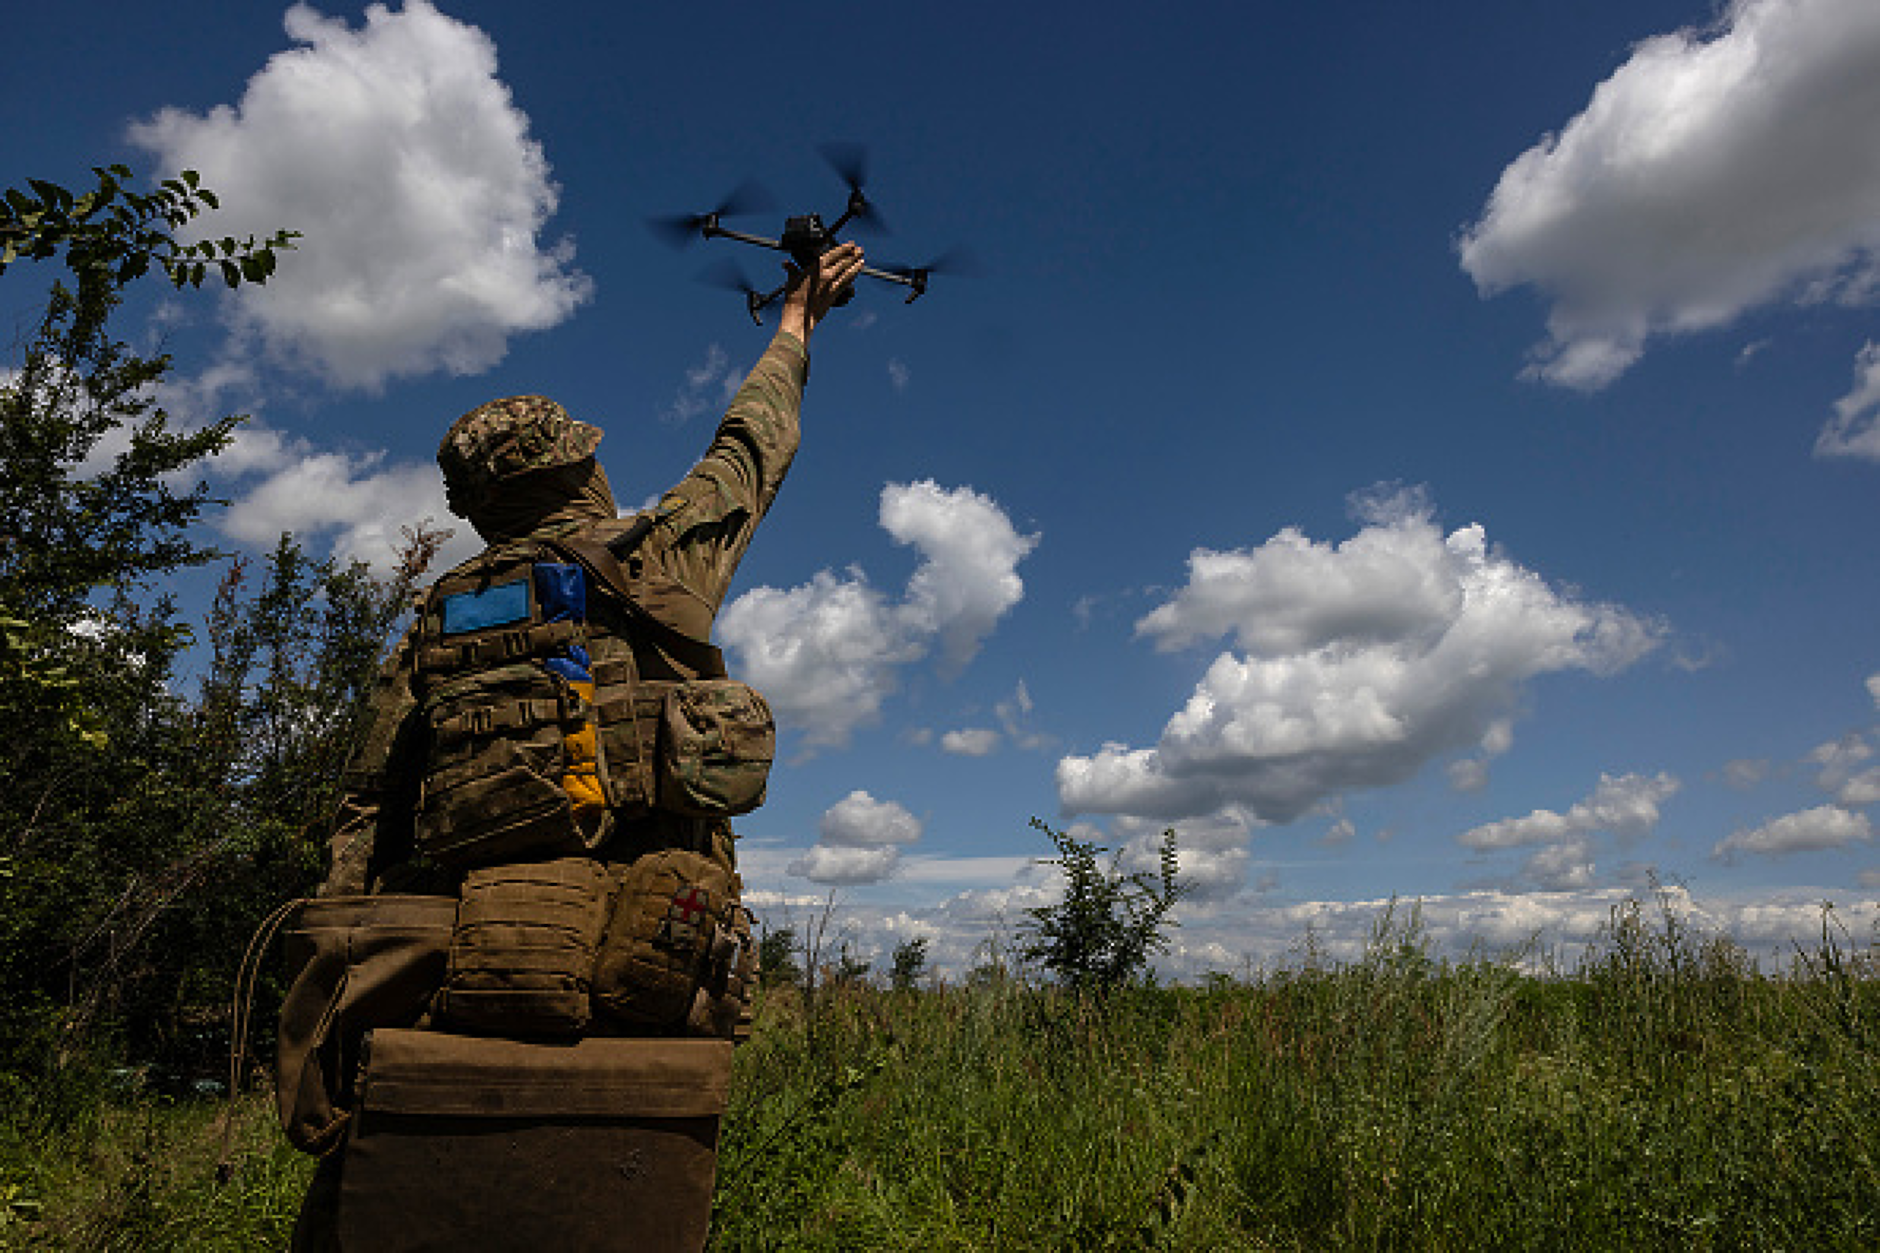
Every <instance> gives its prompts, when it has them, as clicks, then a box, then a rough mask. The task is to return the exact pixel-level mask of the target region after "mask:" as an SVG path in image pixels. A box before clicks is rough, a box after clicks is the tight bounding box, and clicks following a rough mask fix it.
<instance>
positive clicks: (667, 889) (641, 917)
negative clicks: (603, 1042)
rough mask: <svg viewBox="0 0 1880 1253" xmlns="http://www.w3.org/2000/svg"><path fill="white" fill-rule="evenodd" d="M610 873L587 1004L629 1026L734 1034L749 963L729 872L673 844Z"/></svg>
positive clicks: (746, 995)
mask: <svg viewBox="0 0 1880 1253" xmlns="http://www.w3.org/2000/svg"><path fill="white" fill-rule="evenodd" d="M615 875H616V884H617V887H616V891H615V895H614V904H613V913H612V915H611V917H610V918H609V919H608V922H607V932H606V935H605V936H604V938H603V939H602V941H601V951H600V959H599V961H598V962H597V963H596V965H595V970H594V1004H595V1009H596V1012H597V1013H598V1014H599V1015H600V1016H601V1017H602V1018H603V1019H606V1020H609V1021H611V1022H613V1023H616V1024H620V1025H623V1026H625V1027H627V1028H630V1029H633V1030H648V1029H651V1030H655V1031H663V1032H671V1033H674V1034H689V1035H703V1036H719V1037H723V1038H727V1039H728V1038H731V1037H733V1036H734V1035H735V1034H737V1031H738V1028H739V1025H740V1023H741V1021H742V1020H743V1019H744V1018H745V1011H746V1008H747V1007H748V1003H749V999H750V990H751V975H752V973H753V970H754V963H755V949H754V946H753V945H752V943H751V932H750V922H749V918H748V916H747V915H746V914H745V912H744V909H743V907H742V905H741V904H740V903H739V895H738V894H739V888H740V885H739V883H738V880H737V877H736V876H735V875H733V874H732V873H731V872H730V871H728V870H727V869H725V867H724V866H722V865H720V864H718V863H717V862H715V861H713V860H712V859H710V858H708V857H706V856H704V855H702V854H699V853H693V852H688V851H685V850H682V849H663V850H661V851H658V852H653V853H646V854H644V855H642V856H640V857H639V858H636V859H635V860H634V861H632V862H629V863H627V864H625V865H623V866H618V867H616V869H615Z"/></svg>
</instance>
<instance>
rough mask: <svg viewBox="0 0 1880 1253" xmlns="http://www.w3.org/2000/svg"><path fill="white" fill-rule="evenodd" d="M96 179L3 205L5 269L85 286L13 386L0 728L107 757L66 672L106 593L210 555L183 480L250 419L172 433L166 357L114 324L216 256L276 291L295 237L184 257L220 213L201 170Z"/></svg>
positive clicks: (7, 426) (39, 189)
mask: <svg viewBox="0 0 1880 1253" xmlns="http://www.w3.org/2000/svg"><path fill="white" fill-rule="evenodd" d="M94 173H95V174H96V175H97V178H98V186H97V188H96V189H95V190H93V191H89V192H86V193H85V194H83V195H80V196H74V195H73V194H72V193H71V192H69V191H67V190H66V189H64V188H63V187H61V186H59V185H57V184H54V183H48V182H45V181H43V180H39V179H33V180H29V184H28V186H29V188H30V190H28V191H22V190H20V189H17V188H10V189H8V190H6V191H5V192H4V193H0V272H4V271H5V269H6V268H7V266H8V265H10V264H11V263H13V262H15V261H16V260H19V259H22V258H25V259H32V260H47V259H59V260H62V261H63V263H64V266H65V268H66V270H67V271H68V275H69V277H70V279H71V280H72V285H71V286H68V285H67V284H66V283H65V282H63V281H55V282H54V283H53V285H52V288H51V291H50V293H49V295H48V298H47V303H46V308H45V312H44V314H43V315H42V317H41V318H40V321H39V324H38V328H37V330H36V332H35V333H34V335H33V338H32V340H31V342H30V343H29V344H28V345H27V348H26V352H25V355H24V359H23V360H22V362H21V364H20V368H19V370H18V371H17V372H15V373H13V374H12V375H11V376H10V377H5V378H4V382H3V385H0V621H4V628H5V629H4V633H3V634H0V716H5V717H7V718H8V719H9V722H10V723H11V724H13V725H18V724H17V723H15V722H13V720H14V719H15V718H16V717H18V716H26V717H27V718H28V720H29V721H28V724H27V725H30V726H33V727H34V729H38V723H39V719H38V718H36V717H33V715H34V714H35V713H41V712H43V713H47V714H50V715H51V718H50V719H49V722H50V726H49V727H48V729H49V730H52V731H54V732H56V733H58V734H60V735H62V736H65V737H76V738H79V739H81V740H85V741H88V742H89V743H90V744H91V745H92V746H93V747H96V746H97V744H98V743H99V742H100V740H101V737H103V736H104V735H106V734H107V731H106V728H105V725H104V722H103V720H102V719H101V718H100V717H99V716H98V714H97V712H96V711H95V710H93V709H91V708H90V707H89V706H88V704H87V701H86V691H87V686H88V685H87V684H86V683H85V682H83V681H82V680H81V678H80V676H79V675H78V674H77V673H76V672H75V671H74V670H73V669H72V667H71V665H70V664H69V658H68V654H69V653H71V652H72V651H74V650H75V649H76V650H78V651H82V646H81V645H78V644H75V642H74V640H73V638H72V636H73V632H74V630H75V629H76V630H83V629H84V628H85V627H86V626H87V625H88V624H89V623H90V621H91V619H92V617H93V615H95V613H96V608H97V607H96V604H95V599H96V596H97V594H98V593H99V590H100V589H108V590H116V591H120V592H121V591H125V590H128V589H129V588H131V587H132V586H134V585H135V584H137V583H138V582H139V581H141V580H144V579H148V578H149V577H151V576H153V575H158V574H166V573H169V572H171V571H174V570H177V569H179V568H182V567H186V566H191V565H200V564H202V563H203V562H205V561H207V560H209V559H210V558H211V556H212V555H213V554H212V553H211V552H210V551H209V550H207V549H205V548H203V547H201V546H200V545H198V544H196V543H194V542H193V541H192V540H190V539H189V537H188V535H187V530H188V528H189V527H190V525H191V524H192V523H194V522H195V521H196V520H197V518H198V517H199V516H200V514H201V512H202V510H203V508H204V506H205V505H207V504H208V503H209V497H208V489H207V487H206V485H204V484H202V483H200V482H199V483H197V484H196V485H195V487H194V488H192V489H190V490H186V491H178V490H177V489H176V488H175V487H173V486H172V483H173V481H174V478H175V476H177V475H178V474H179V473H180V472H182V471H185V470H187V469H188V468H189V467H191V466H193V465H195V464H196V463H198V462H200V461H201V460H202V459H203V458H204V457H207V456H209V455H211V454H213V453H215V452H217V451H219V450H220V449H222V448H223V447H225V446H226V445H227V444H228V442H229V440H230V438H231V435H232V432H233V430H234V427H235V424H236V421H237V420H236V419H234V418H224V419H222V420H221V421H219V422H212V423H210V424H208V425H206V426H204V427H202V428H201V429H198V430H178V429H174V428H173V427H172V426H171V424H170V421H169V418H168V415H166V414H165V413H164V411H163V410H162V409H161V408H159V407H158V406H157V404H156V401H155V399H154V392H153V389H154V388H155V386H156V385H157V384H158V383H159V382H160V381H161V380H162V379H163V378H164V376H165V375H166V374H167V373H168V371H169V368H170V361H169V358H168V357H166V356H162V355H157V356H146V355H142V354H139V353H136V352H133V351H132V350H131V349H130V348H129V347H128V346H127V345H126V344H124V343H122V342H120V341H118V340H116V339H114V338H113V337H112V336H111V335H110V333H109V321H110V318H111V315H112V313H113V312H114V311H115V310H116V309H117V308H118V307H119V306H120V304H121V303H122V301H123V289H124V288H125V287H126V286H127V285H128V284H130V283H132V282H134V281H135V280H136V279H137V278H138V277H139V276H141V275H143V274H144V273H146V272H147V271H148V270H149V268H150V266H151V265H152V264H155V265H157V266H159V267H160V268H161V269H162V270H163V271H164V273H166V274H167V275H168V276H169V278H170V279H171V281H172V282H174V283H176V284H177V285H178V286H181V285H183V284H184V283H186V282H194V283H196V284H198V285H199V284H200V281H201V273H200V271H201V267H202V266H204V265H206V264H207V261H206V259H205V254H204V252H203V249H205V248H206V249H208V250H209V252H210V253H215V254H219V255H220V257H221V260H220V261H218V262H217V263H216V264H217V267H218V268H219V269H220V270H221V271H222V273H223V276H224V278H225V280H226V281H227V282H228V283H229V284H230V285H231V286H234V285H237V284H239V283H241V282H243V281H247V282H253V283H262V282H266V281H267V278H268V276H269V275H271V274H272V273H273V272H274V269H275V250H276V249H278V248H286V247H292V239H293V238H294V236H293V235H292V233H290V232H285V231H283V232H279V233H277V234H276V235H275V237H274V238H273V239H272V240H270V241H267V242H256V241H255V240H253V239H249V240H247V241H245V242H240V243H238V242H237V241H235V240H233V239H229V240H223V241H219V242H217V243H204V244H184V243H182V242H180V241H179V240H178V239H177V238H176V235H175V231H176V230H178V229H179V228H181V227H183V226H185V225H186V224H187V223H188V222H190V221H191V220H192V219H193V218H194V217H195V216H196V215H197V214H199V213H200V212H201V211H202V210H203V209H205V208H212V207H214V206H215V205H216V203H217V202H216V198H215V193H214V192H212V191H210V190H209V189H208V188H206V187H203V186H201V184H200V181H199V180H198V179H197V177H196V175H195V174H194V172H191V171H186V172H185V173H184V174H183V175H182V176H181V177H180V178H177V179H171V180H168V181H166V182H164V183H163V184H162V185H161V186H159V188H158V189H157V190H156V191H153V192H137V191H133V190H131V189H130V188H129V186H128V183H129V179H130V171H129V170H127V169H125V168H124V167H122V166H110V167H108V168H101V169H97V170H95V171H94ZM113 444H115V445H116V446H115V447H112V445H113Z"/></svg>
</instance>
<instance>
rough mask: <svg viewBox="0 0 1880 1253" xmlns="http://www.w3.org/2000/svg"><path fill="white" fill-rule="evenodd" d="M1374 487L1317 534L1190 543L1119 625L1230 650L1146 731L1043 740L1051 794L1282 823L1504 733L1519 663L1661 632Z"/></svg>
mask: <svg viewBox="0 0 1880 1253" xmlns="http://www.w3.org/2000/svg"><path fill="white" fill-rule="evenodd" d="M1393 500H1394V504H1390V505H1389V506H1388V507H1387V506H1386V505H1385V504H1384V503H1380V502H1379V501H1378V500H1376V499H1373V500H1371V501H1370V502H1368V503H1366V504H1365V505H1364V506H1363V508H1361V510H1360V513H1361V516H1363V517H1367V518H1369V519H1370V521H1369V523H1368V525H1366V526H1365V528H1364V529H1363V530H1362V531H1361V532H1360V534H1359V535H1358V536H1356V537H1354V538H1353V539H1351V540H1350V541H1347V542H1346V543H1344V544H1340V545H1337V546H1333V545H1329V544H1325V543H1321V542H1318V541H1312V540H1308V539H1306V538H1305V537H1304V536H1301V535H1299V534H1298V533H1297V532H1295V531H1292V530H1290V529H1289V530H1286V531H1282V532H1281V533H1280V534H1279V535H1277V536H1276V537H1274V538H1273V539H1271V540H1269V541H1268V542H1267V543H1265V544H1263V545H1261V546H1260V547H1258V548H1254V549H1251V550H1241V551H1237V552H1232V553H1214V552H1203V553H1197V554H1196V558H1195V560H1193V561H1191V563H1190V580H1189V584H1188V586H1187V587H1185V588H1183V589H1182V590H1181V591H1180V592H1178V593H1177V594H1176V596H1175V597H1174V598H1173V599H1172V600H1171V601H1169V602H1168V603H1167V604H1165V605H1163V606H1161V607H1160V608H1158V609H1156V610H1155V611H1154V612H1152V613H1150V614H1149V615H1148V616H1147V617H1145V618H1144V619H1143V620H1142V622H1141V624H1139V628H1138V629H1139V631H1140V632H1141V633H1143V634H1147V635H1151V636H1153V637H1155V638H1156V639H1157V640H1158V642H1162V643H1164V644H1169V643H1172V642H1187V641H1198V640H1201V639H1204V638H1208V637H1210V636H1215V635H1228V636H1231V637H1232V638H1233V639H1234V641H1235V642H1237V643H1239V644H1240V645H1241V648H1242V650H1243V651H1233V650H1231V649H1230V650H1228V651H1224V652H1222V653H1220V654H1219V655H1218V656H1216V658H1215V659H1214V661H1213V663H1212V664H1211V665H1210V666H1209V667H1208V668H1207V671H1206V673H1205V674H1204V675H1203V676H1202V678H1201V680H1200V682H1199V683H1198V684H1197V686H1196V688H1195V690H1194V693H1193V695H1191V696H1190V697H1189V699H1188V701H1187V703H1186V704H1185V705H1184V706H1183V707H1182V708H1181V709H1179V710H1177V711H1176V712H1175V714H1174V715H1173V716H1172V717H1171V718H1170V719H1169V720H1168V722H1167V724H1166V725H1165V726H1164V728H1163V730H1162V734H1161V737H1160V739H1159V741H1158V742H1157V743H1156V744H1155V745H1154V746H1153V747H1149V748H1131V747H1129V746H1127V745H1124V744H1119V743H1111V744H1106V745H1104V746H1103V747H1102V748H1101V749H1100V750H1099V751H1097V752H1096V753H1094V754H1092V755H1090V756H1068V757H1065V758H1062V759H1061V760H1060V761H1059V763H1058V768H1057V784H1058V797H1059V801H1060V802H1061V804H1062V805H1063V806H1064V808H1065V810H1066V812H1069V813H1121V814H1131V815H1136V816H1139V817H1147V818H1154V819H1158V820H1165V819H1173V818H1187V817H1197V816H1201V815H1204V814H1211V813H1216V812H1220V811H1224V810H1226V809H1227V808H1229V807H1231V806H1241V807H1244V808H1245V809H1246V811H1247V812H1248V814H1249V815H1250V816H1251V817H1253V818H1255V819H1257V820H1259V821H1262V822H1270V823H1278V822H1288V821H1291V820H1292V819H1294V818H1296V817H1298V816H1299V815H1300V814H1302V813H1304V812H1305V811H1306V810H1308V809H1310V808H1311V807H1312V806H1314V805H1316V804H1318V803H1320V802H1321V801H1324V800H1326V799H1328V798H1331V797H1333V796H1336V795H1338V794H1340V793H1342V792H1344V791H1347V790H1351V789H1358V788H1372V787H1381V786H1385V785H1388V784H1392V783H1397V782H1401V781H1403V780H1404V779H1407V778H1409V777H1411V776H1412V775H1414V774H1415V773H1416V772H1417V771H1418V770H1420V769H1422V768H1423V766H1424V765H1425V764H1426V763H1428V762H1430V761H1431V760H1432V759H1434V758H1436V757H1438V756H1440V755H1442V754H1444V753H1448V752H1452V751H1454V750H1456V749H1459V748H1463V747H1466V746H1469V745H1472V744H1473V745H1478V746H1480V747H1481V748H1482V749H1483V751H1484V752H1488V753H1493V752H1494V751H1497V750H1500V749H1504V748H1505V747H1506V746H1507V744H1508V743H1509V742H1510V737H1511V735H1512V732H1511V730H1509V728H1508V726H1506V725H1504V724H1506V723H1507V722H1508V720H1509V719H1510V718H1511V717H1512V716H1513V714H1514V712H1515V710H1516V707H1517V706H1518V704H1519V698H1520V696H1521V693H1522V692H1523V690H1524V685H1525V684H1526V683H1527V682H1528V681H1529V680H1531V679H1533V678H1535V677H1536V676H1539V675H1542V674H1547V673H1553V672H1559V671H1567V670H1585V671H1588V672H1591V673H1593V674H1597V675H1610V674H1613V673H1616V672H1618V671H1620V670H1623V669H1624V668H1626V667H1627V666H1629V665H1631V664H1632V663H1634V662H1635V661H1637V660H1638V659H1639V658H1640V657H1642V656H1644V655H1645V654H1646V653H1648V652H1650V651H1651V650H1652V649H1653V648H1654V647H1656V646H1657V644H1658V643H1659V642H1660V640H1661V639H1662V637H1663V634H1664V630H1663V628H1662V627H1661V626H1660V625H1658V624H1656V623H1653V622H1651V621H1648V620H1646V619H1643V618H1641V617H1639V616H1637V615H1635V614H1633V613H1630V612H1629V611H1627V610H1625V609H1622V608H1619V607H1617V606H1613V605H1602V604H1596V603H1591V602H1587V601H1583V600H1580V599H1578V598H1576V597H1574V596H1572V595H1569V594H1567V593H1564V592H1560V591H1556V590H1555V589H1554V588H1552V587H1549V586H1548V584H1547V583H1546V581H1545V580H1543V579H1542V578H1541V577H1540V576H1539V575H1538V574H1536V573H1534V572H1533V571H1531V570H1528V569H1525V568H1524V567H1522V566H1520V565H1519V564H1517V563H1516V562H1514V561H1513V560H1511V559H1510V558H1508V557H1507V556H1505V555H1502V554H1500V553H1498V552H1496V551H1494V550H1492V549H1491V548H1490V546H1489V544H1488V540H1487V536H1486V534H1485V533H1484V531H1483V529H1482V528H1481V527H1480V526H1466V527H1462V528H1459V529H1457V530H1455V531H1452V532H1450V533H1449V534H1447V535H1444V534H1443V533H1442V532H1441V531H1440V530H1438V528H1437V527H1436V524H1435V523H1434V522H1433V521H1432V519H1431V516H1430V513H1429V510H1428V507H1427V504H1426V502H1423V501H1422V500H1421V499H1420V497H1417V496H1416V495H1414V494H1404V495H1399V496H1397V497H1395V498H1393ZM1372 587H1377V588H1379V589H1382V591H1381V592H1379V593H1373V592H1372V590H1371V589H1372ZM1390 601H1395V602H1399V603H1396V604H1394V605H1393V604H1387V603H1386V602H1390ZM1402 602H1408V603H1407V604H1406V603H1402Z"/></svg>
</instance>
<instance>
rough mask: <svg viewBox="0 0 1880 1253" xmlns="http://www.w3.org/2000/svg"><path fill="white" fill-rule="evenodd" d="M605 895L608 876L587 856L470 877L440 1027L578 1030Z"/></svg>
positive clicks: (531, 1032)
mask: <svg viewBox="0 0 1880 1253" xmlns="http://www.w3.org/2000/svg"><path fill="white" fill-rule="evenodd" d="M611 895H612V884H611V882H610V881H609V879H608V876H607V872H606V871H605V870H604V869H603V868H602V867H601V865H600V863H599V862H597V861H594V860H593V859H591V858H587V857H563V858H558V859H556V860H553V861H540V862H522V863H518V864H514V865H507V866H486V867H483V868H481V869H478V870H472V871H470V872H469V874H467V875H466V876H465V877H464V883H463V896H462V901H461V903H460V904H459V905H458V908H457V925H456V927H455V929H453V930H452V932H451V937H450V965H449V972H448V974H447V975H446V977H445V983H444V991H443V994H442V995H441V996H440V997H439V999H438V1008H437V1018H438V1021H439V1023H440V1024H442V1025H444V1026H446V1027H448V1028H450V1029H451V1030H454V1031H464V1032H470V1033H472V1034H483V1035H513V1036H567V1035H575V1034H578V1033H579V1032H580V1031H581V1030H582V1029H583V1028H585V1027H586V1026H587V1024H588V1017H589V992H590V985H591V982H592V979H593V976H594V958H595V954H596V952H597V951H598V949H599V948H600V940H601V929H602V928H603V927H604V926H605V925H606V922H607V903H608V900H609V898H610V897H611Z"/></svg>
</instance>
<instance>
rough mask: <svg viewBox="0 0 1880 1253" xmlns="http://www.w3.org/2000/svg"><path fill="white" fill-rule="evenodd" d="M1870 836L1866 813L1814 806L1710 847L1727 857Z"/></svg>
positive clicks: (1841, 844)
mask: <svg viewBox="0 0 1880 1253" xmlns="http://www.w3.org/2000/svg"><path fill="white" fill-rule="evenodd" d="M1872 838H1873V823H1872V821H1871V820H1870V819H1869V818H1868V817H1867V815H1866V814H1857V813H1853V812H1851V811H1849V810H1846V809H1842V808H1841V807H1840V806H1839V805H1817V806H1815V808H1813V809H1805V810H1803V811H1802V812H1800V813H1795V814H1784V815H1783V816H1782V817H1780V818H1774V819H1771V820H1770V821H1768V822H1765V823H1764V824H1763V825H1762V826H1760V827H1752V828H1749V829H1747V830H1743V831H1737V832H1734V833H1732V834H1731V835H1730V836H1729V837H1728V838H1727V839H1724V840H1722V841H1720V842H1719V843H1718V844H1717V846H1716V848H1714V849H1713V850H1711V854H1712V856H1715V857H1720V858H1729V857H1731V856H1733V855H1734V854H1737V853H1763V854H1766V855H1770V856H1780V855H1781V854H1784V853H1812V852H1821V851H1823V850H1826V849H1834V848H1845V847H1846V846H1847V845H1849V844H1852V843H1856V842H1858V841H1863V840H1871V839H1872Z"/></svg>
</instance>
